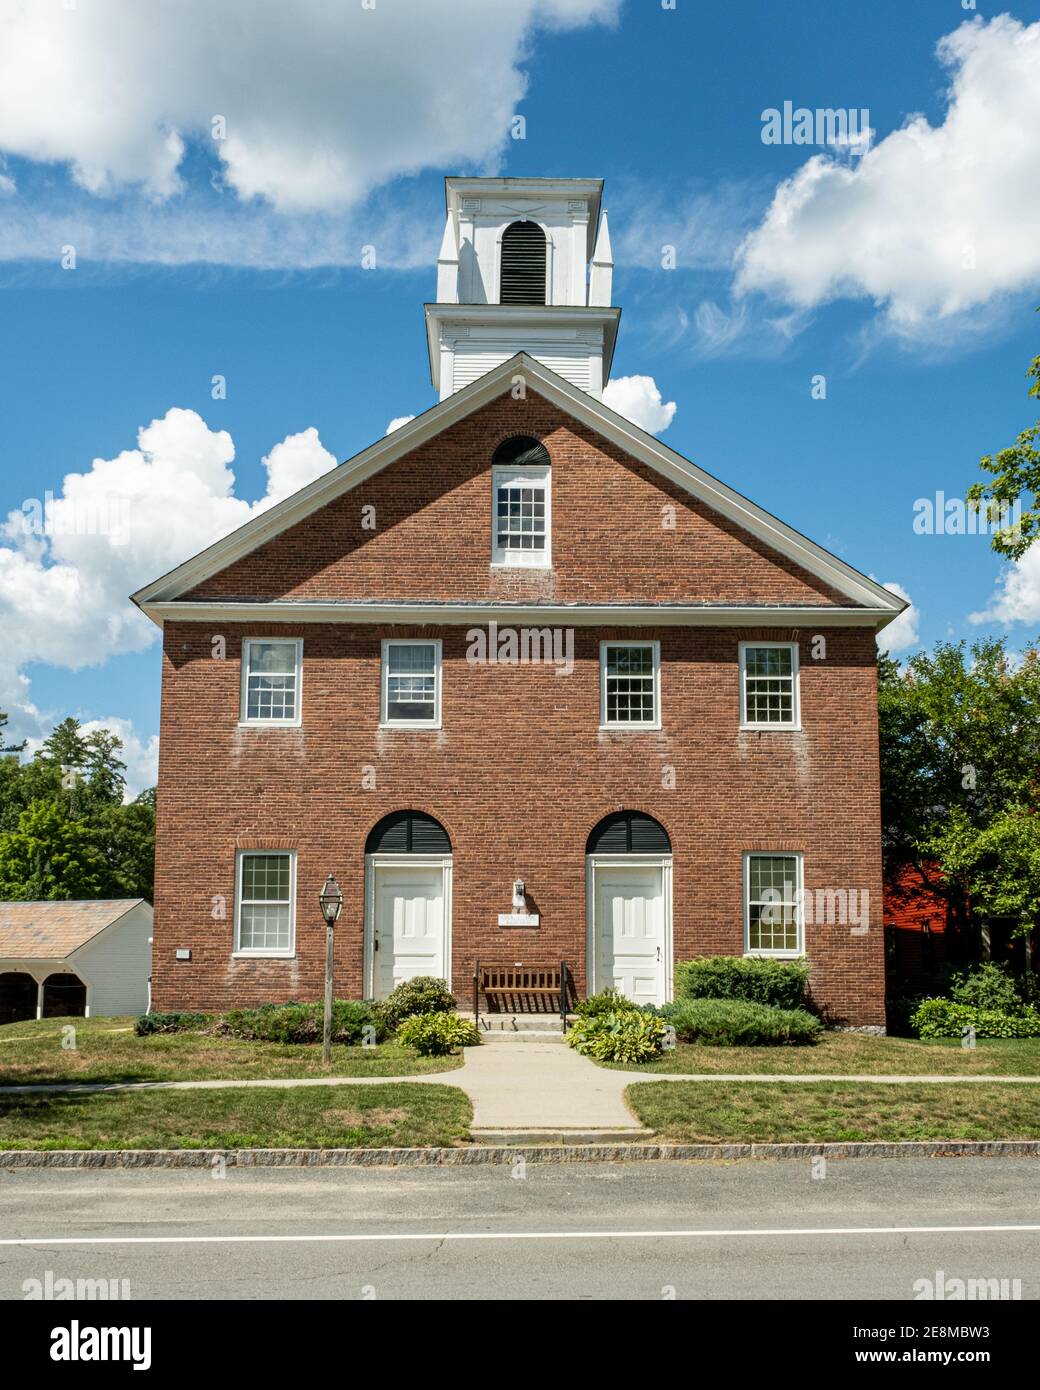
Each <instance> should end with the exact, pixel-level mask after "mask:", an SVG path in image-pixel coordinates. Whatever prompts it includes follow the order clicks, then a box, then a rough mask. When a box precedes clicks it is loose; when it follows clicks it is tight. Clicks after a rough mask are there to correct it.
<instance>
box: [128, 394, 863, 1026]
mask: <svg viewBox="0 0 1040 1390" xmlns="http://www.w3.org/2000/svg"><path fill="white" fill-rule="evenodd" d="M518 432H522V433H525V434H532V435H536V436H537V437H539V438H541V439H542V440H543V442H544V443H545V445H546V447H547V448H548V450H549V453H550V455H551V459H552V468H553V473H552V552H553V568H552V571H551V572H550V573H545V572H540V573H537V572H536V573H528V574H525V573H522V572H519V573H518V572H503V571H501V570H492V569H491V567H490V565H489V546H490V530H491V521H490V513H491V478H490V459H491V455H492V452H493V450H494V448H495V445H496V444H497V443H498V441H499V440H500V439H501V438H503V437H504V436H506V435H508V434H513V433H518ZM365 505H373V506H374V507H375V509H376V511H375V515H376V521H377V529H376V530H375V532H371V531H366V530H363V529H362V527H361V515H362V513H361V508H362V507H363V506H365ZM667 507H674V508H675V528H674V529H670V528H669V527H668V526H667V524H666V525H662V515H663V513H662V509H663V508H667ZM195 597H198V598H206V599H216V598H227V599H235V600H244V599H257V600H259V599H274V598H280V597H295V598H300V597H321V598H338V599H345V598H353V599H362V598H363V599H369V600H387V599H393V598H401V599H413V600H419V599H442V600H496V599H499V600H500V599H513V600H519V599H522V600H526V601H531V602H535V601H544V602H556V603H571V602H632V603H654V602H660V601H682V602H687V603H694V602H701V601H712V600H714V601H725V602H729V603H753V602H758V603H761V602H774V603H776V602H787V603H799V604H803V605H819V606H821V608H826V607H827V606H829V605H832V604H838V605H840V606H843V607H846V608H847V607H850V606H852V605H851V604H850V602H849V600H848V599H847V598H846V597H844V596H843V595H841V594H837V593H835V592H832V591H830V590H829V589H828V588H827V587H826V586H825V585H824V584H823V583H822V582H821V581H820V580H818V579H817V578H816V577H815V576H813V575H810V574H809V573H807V572H805V571H804V570H801V569H799V568H798V567H797V566H795V565H794V564H792V563H791V562H790V561H788V560H787V559H785V558H783V557H781V556H779V555H777V554H775V553H773V552H771V551H770V550H768V549H767V548H766V547H765V546H763V545H761V544H760V543H759V542H758V541H757V540H755V539H754V538H753V537H751V536H750V535H747V534H744V533H743V532H741V531H740V530H739V529H738V528H737V527H735V526H734V525H732V524H731V523H729V522H728V521H725V520H723V519H722V518H721V517H719V516H718V515H717V514H715V513H713V512H712V511H711V510H709V509H708V508H706V507H704V506H703V505H702V504H700V503H699V502H697V501H696V500H695V499H693V498H691V497H690V496H689V495H688V494H687V493H686V492H685V491H683V490H682V489H679V488H676V487H673V486H672V485H671V484H670V483H668V482H667V481H665V480H664V479H663V478H662V477H660V476H659V475H657V474H656V473H655V472H654V471H652V470H650V469H649V468H647V467H645V466H644V465H642V464H639V463H636V462H634V461H632V460H628V459H626V458H625V457H624V456H623V455H621V454H619V452H618V451H617V450H616V449H615V448H614V447H613V445H611V444H609V443H607V441H605V440H604V439H602V438H600V437H599V436H597V435H594V434H592V433H591V432H590V431H588V430H586V429H585V428H584V427H580V426H578V425H577V424H575V423H573V422H571V421H570V420H569V418H568V417H567V416H565V415H564V414H562V413H561V412H560V411H559V410H557V409H556V408H555V406H553V405H551V404H550V403H549V402H547V401H545V400H542V399H540V398H538V397H533V396H529V398H528V399H527V400H526V401H519V402H518V401H514V400H512V399H509V398H508V397H507V398H505V399H503V400H500V401H497V402H495V403H494V404H492V405H491V406H488V407H485V408H484V409H482V410H480V411H477V412H475V413H474V414H472V415H471V416H469V417H468V418H467V419H466V420H465V421H463V422H462V423H460V424H458V425H455V426H453V427H452V428H450V429H448V430H446V431H445V432H444V433H442V434H440V435H438V436H437V437H436V438H435V439H434V440H433V441H432V442H430V443H428V444H426V445H425V446H423V447H422V448H420V449H417V450H416V451H415V452H414V453H413V454H410V455H408V456H406V457H404V458H402V459H400V460H399V461H397V462H396V463H393V464H391V465H390V466H388V467H387V468H386V469H385V470H383V471H382V472H381V473H379V474H377V475H375V476H374V477H373V478H371V479H369V480H368V481H367V482H364V483H362V484H360V485H359V486H358V487H357V488H356V489H355V490H353V491H351V492H349V493H347V494H345V495H343V496H342V497H341V498H339V499H337V500H336V501H334V502H333V503H331V504H329V505H328V506H326V507H325V508H324V509H323V510H322V511H321V512H320V513H319V514H317V515H315V516H314V517H312V518H311V519H310V520H309V521H308V522H306V523H303V524H300V525H298V526H296V527H294V528H293V529H291V530H289V531H287V532H284V533H283V534H282V535H280V536H278V537H277V538H275V539H274V540H272V541H269V542H268V543H266V544H265V545H264V546H262V547H261V548H259V549H257V550H256V551H254V552H253V553H252V554H251V555H249V556H247V557H246V558H245V559H243V560H240V561H238V562H237V563H235V564H233V565H230V566H229V567H228V568H227V569H225V570H224V571H222V572H221V573H220V574H218V575H216V576H215V577H214V578H212V579H211V580H209V581H207V582H206V583H204V584H202V585H200V586H199V587H198V589H197V590H196V592H195ZM503 621H507V620H506V619H503ZM472 625H475V624H468V623H467V624H465V625H460V626H428V627H415V626H408V627H403V626H402V627H397V628H393V629H390V628H381V627H379V626H378V625H376V624H363V623H311V622H305V623H299V624H295V625H278V624H271V623H266V624H265V623H260V622H250V623H248V624H231V623H219V624H218V623H199V622H184V621H174V622H169V623H167V625H166V632H165V656H164V664H163V701H162V736H161V758H160V775H159V802H158V850H157V864H156V901H155V946H154V965H153V999H154V1006H155V1007H156V1008H158V1009H174V1008H199V1009H205V1010H219V1009H225V1008H228V1007H231V1006H235V1005H246V1004H253V1003H258V1002H262V1001H268V1000H272V1001H273V1000H284V999H290V998H295V999H317V998H319V997H320V994H321V988H322V972H323V964H324V959H323V952H324V926H323V924H322V921H321V917H320V912H319V909H318V903H317V897H318V892H319V889H320V886H321V883H322V880H323V879H324V877H325V875H326V874H327V873H328V872H329V871H333V872H335V874H336V876H337V878H338V879H339V882H340V884H341V885H342V887H343V890H344V894H345V898H346V905H345V907H344V911H343V915H342V917H341V919H340V923H339V926H338V928H337V937H336V988H337V994H338V995H340V996H342V997H357V996H359V995H360V994H361V993H362V992H363V980H362V959H363V932H364V913H365V900H364V883H365V873H364V846H365V839H366V836H367V834H368V831H369V830H370V829H371V827H372V826H373V825H374V824H375V823H376V822H377V821H378V820H379V819H380V818H381V817H382V816H383V815H385V814H386V813H387V812H389V811H393V810H401V809H415V810H421V811H425V812H427V813H429V814H430V815H432V816H434V817H435V818H436V819H437V820H438V821H440V822H441V824H442V825H443V826H444V827H445V828H446V830H447V832H448V834H449V836H450V838H451V845H452V862H453V910H452V921H451V937H452V962H453V981H452V983H453V987H454V989H455V990H456V992H457V993H458V994H459V995H460V996H461V998H463V999H468V995H469V987H470V978H471V975H472V969H473V963H474V960H475V959H476V958H477V957H478V956H480V957H483V958H484V959H494V960H497V961H499V962H512V961H513V960H519V959H523V960H524V961H525V962H526V963H530V964H532V965H534V964H542V963H550V962H554V961H558V960H559V959H560V958H561V957H562V958H565V959H566V960H567V961H568V963H569V964H570V965H571V967H572V969H573V971H574V974H575V978H576V983H577V987H578V990H579V992H581V993H583V992H584V990H585V984H586V981H585V940H586V904H585V845H586V840H587V837H588V835H589V832H590V830H591V829H592V828H593V826H595V825H596V824H597V822H598V821H599V820H600V819H601V818H602V817H604V816H605V815H607V814H608V813H610V812H612V811H616V810H619V809H628V810H637V811H642V812H645V813H647V814H649V815H651V816H653V817H655V818H656V819H657V820H659V821H660V822H661V823H662V824H663V825H664V826H665V828H666V829H667V831H668V834H669V836H670V838H671V844H672V854H673V893H672V917H673V923H674V954H675V957H676V959H680V960H681V959H686V958H689V957H691V956H695V955H701V954H715V953H739V952H741V951H742V950H743V945H744V926H743V914H744V904H743V883H742V856H743V853H744V852H745V851H749V850H760V851H761V850H766V851H769V850H773V851H779V850H794V851H800V852H801V853H802V855H803V857H804V859H803V862H804V884H805V888H806V890H808V891H810V892H812V891H813V890H816V889H821V890H822V889H839V890H840V889H844V890H850V889H852V890H857V891H859V892H860V893H863V892H866V893H868V894H869V899H870V914H869V918H870V926H869V930H867V931H865V932H862V931H858V932H854V931H852V930H851V929H850V926H849V924H848V923H841V924H838V923H832V924H827V923H824V924H820V925H812V924H810V925H807V926H806V932H805V942H806V950H807V954H808V956H809V958H810V961H811V963H812V967H813V986H812V987H813V994H814V996H815V998H816V1000H817V1001H818V1003H819V1004H820V1005H822V1006H823V1007H825V1009H826V1010H827V1011H828V1013H829V1015H830V1017H831V1019H832V1020H833V1021H834V1022H836V1023H842V1024H846V1025H852V1026H860V1027H863V1026H872V1027H878V1026H882V1025H883V1024H884V940H883V932H882V923H881V909H882V896H881V867H880V864H881V852H880V825H879V772H878V748H877V718H876V698H875V642H874V634H873V631H872V630H871V629H870V628H869V627H849V628H831V627H826V628H824V629H822V631H823V632H824V634H825V636H826V653H825V655H824V656H822V657H820V656H819V655H818V654H816V655H814V650H813V641H812V639H813V636H814V630H813V629H811V628H806V629H802V630H801V631H793V630H791V629H786V630H784V629H780V628H777V627H769V628H758V629H751V630H740V629H737V628H735V627H724V626H719V627H703V626H692V627H686V626H663V625H662V626H661V627H659V628H651V627H647V628H638V629H637V628H632V627H625V628H624V629H621V628H618V629H613V630H611V629H607V628H602V629H601V628H596V627H583V626H577V627H576V629H575V637H574V652H575V666H574V671H573V674H571V675H569V676H560V675H557V674H556V673H555V671H554V669H553V668H552V667H550V666H545V665H526V666H491V665H487V666H480V665H473V664H470V663H468V662H467V661H466V657H465V653H466V646H467V641H466V632H467V629H468V628H469V627H470V626H472ZM268 634H271V635H282V636H293V637H302V638H303V642H304V685H303V701H302V707H303V718H302V727H301V728H270V729H263V728H243V727H239V723H238V721H239V698H240V696H239V691H240V654H241V645H242V638H243V637H246V636H249V637H257V636H264V635H268ZM217 636H220V637H223V638H224V639H225V643H226V654H225V655H224V657H223V658H221V657H219V656H218V657H215V656H214V655H213V650H214V647H213V639H214V637H217ZM387 636H400V637H406V636H407V637H418V636H423V637H431V636H436V637H439V638H440V639H441V640H442V642H443V701H442V710H443V713H442V727H441V729H439V730H432V729H431V730H426V729H382V730H381V729H379V727H378V725H379V715H380V641H381V639H382V638H384V637H387ZM603 638H621V639H625V640H633V639H651V638H653V639H656V640H658V641H659V642H660V652H661V676H660V689H661V714H662V728H661V729H660V730H659V731H638V732H624V733H613V732H604V731H601V730H600V728H599V642H600V640H601V639H603ZM747 638H757V639H770V640H774V641H776V640H796V641H798V642H799V645H800V656H801V718H802V729H801V731H797V732H795V731H789V732H783V731H772V730H771V731H768V732H748V731H741V730H740V729H739V713H738V642H739V641H741V640H744V639H747ZM669 768H672V769H674V777H673V776H672V775H671V774H669V773H668V771H667V770H668V769H669ZM372 769H374V776H375V786H374V787H367V788H366V786H365V783H366V782H368V783H370V782H371V780H372V771H371V770H372ZM673 780H674V786H671V785H670V783H671V782H672V781H673ZM279 847H289V848H294V849H295V850H296V851H297V873H298V880H297V893H296V948H295V956H294V958H292V959H289V960H277V959H272V960H255V959H249V960H243V959H234V958H233V940H232V936H233V916H234V913H233V903H234V871H235V852H236V849H243V848H265V849H273V848H279ZM514 877H521V878H523V879H524V880H525V882H526V885H527V891H528V896H529V902H530V906H531V909H532V911H535V912H538V913H540V914H541V925H540V926H539V927H538V928H536V929H526V928H525V929H510V928H501V927H499V926H498V925H497V915H498V913H500V912H503V911H507V910H508V908H509V894H510V889H511V885H512V881H513V879H514ZM222 907H223V910H224V912H225V915H224V916H221V915H220V913H221V910H222ZM214 914H216V915H214ZM184 947H186V948H190V949H191V952H192V956H191V959H190V960H177V959H176V958H175V953H176V950H177V948H184Z"/></svg>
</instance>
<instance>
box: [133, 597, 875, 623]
mask: <svg viewBox="0 0 1040 1390" xmlns="http://www.w3.org/2000/svg"><path fill="white" fill-rule="evenodd" d="M141 606H142V608H143V609H144V611H145V613H147V615H148V616H149V617H150V618H151V619H152V621H153V622H155V623H157V624H158V625H159V626H160V627H161V626H162V624H163V623H164V622H183V623H202V622H222V623H236V622H237V623H250V622H253V623H259V622H263V623H270V622H279V623H381V624H384V625H385V624H393V623H407V624H409V625H415V624H427V625H435V626H448V627H454V626H458V625H461V624H466V623H488V622H498V623H525V624H535V625H539V626H545V625H550V624H551V625H555V626H563V627H589V626H592V625H596V626H605V627H610V626H616V627H771V628H791V627H808V628H814V629H815V628H819V627H870V628H876V629H878V630H880V629H881V628H883V627H885V626H886V625H887V624H888V623H890V622H891V621H892V619H893V618H895V617H897V616H898V614H897V613H896V612H894V611H893V610H891V609H888V608H838V607H828V606H825V605H823V604H809V605H804V604H803V605H795V604H792V605H790V606H785V605H782V604H724V603H716V604H711V603H700V604H695V603H657V604H655V603H644V604H620V603H617V604H615V603H572V604H567V603H563V604H559V603H557V604H549V603H536V604H522V603H438V602H433V601H430V602H424V601H418V602H408V601H401V602H393V603H385V602H379V601H377V600H358V601H352V600H348V599H343V600H334V601H333V600H330V601H324V600H321V599H311V600H302V601H301V600H279V601H276V602H273V603H262V602H249V601H241V602H236V601H233V600H227V601H217V600H214V601H213V602H200V601H198V600H190V599H181V600H174V601H172V602H171V601H167V602H163V601H154V602H150V603H148V602H145V603H142V605H141Z"/></svg>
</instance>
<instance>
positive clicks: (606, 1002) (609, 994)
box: [574, 986, 660, 1018]
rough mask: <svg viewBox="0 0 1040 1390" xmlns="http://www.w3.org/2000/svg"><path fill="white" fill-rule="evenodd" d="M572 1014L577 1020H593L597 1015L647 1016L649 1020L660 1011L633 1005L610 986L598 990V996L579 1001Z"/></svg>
mask: <svg viewBox="0 0 1040 1390" xmlns="http://www.w3.org/2000/svg"><path fill="white" fill-rule="evenodd" d="M574 1012H575V1013H576V1014H577V1016H578V1017H579V1018H595V1017H596V1016H597V1015H598V1014H649V1015H650V1017H651V1018H656V1017H657V1015H658V1013H659V1012H660V1011H659V1010H658V1009H657V1008H656V1006H655V1005H653V1004H634V1003H633V1002H632V1000H631V999H626V998H625V996H624V995H623V994H622V993H621V992H620V991H619V990H616V989H614V988H613V986H610V987H608V988H607V989H603V990H600V992H599V994H590V995H589V997H588V998H587V999H579V1000H578V1002H577V1003H576V1004H575V1005H574Z"/></svg>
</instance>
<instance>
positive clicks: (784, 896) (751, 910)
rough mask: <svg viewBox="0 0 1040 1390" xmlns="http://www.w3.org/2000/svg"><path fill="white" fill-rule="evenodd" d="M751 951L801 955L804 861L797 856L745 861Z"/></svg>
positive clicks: (764, 856) (751, 857)
mask: <svg viewBox="0 0 1040 1390" xmlns="http://www.w3.org/2000/svg"><path fill="white" fill-rule="evenodd" d="M745 874H746V879H745V893H746V898H747V949H748V950H749V951H751V952H758V953H762V954H769V955H775V954H784V955H797V954H798V951H799V947H800V937H801V925H802V923H801V893H800V891H799V890H800V886H801V860H800V858H799V856H798V855H797V854H749V855H748V856H747V857H746V859H745Z"/></svg>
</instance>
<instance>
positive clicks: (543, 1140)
mask: <svg viewBox="0 0 1040 1390" xmlns="http://www.w3.org/2000/svg"><path fill="white" fill-rule="evenodd" d="M653 1133H654V1131H653V1130H652V1129H643V1128H642V1127H641V1126H638V1125H632V1126H625V1127H624V1128H620V1127H618V1128H612V1127H607V1128H605V1129H604V1128H601V1129H589V1128H586V1129H577V1128H563V1129H561V1128H559V1127H558V1126H557V1127H555V1128H553V1127H548V1126H547V1127H546V1128H544V1129H491V1128H487V1127H484V1128H481V1127H477V1126H475V1127H474V1128H473V1129H471V1130H470V1134H471V1136H472V1137H473V1139H474V1141H475V1142H476V1143H477V1144H515V1145H516V1147H517V1148H520V1149H522V1148H523V1147H524V1146H525V1145H532V1144H628V1143H632V1142H634V1141H637V1140H647V1139H651V1138H652V1137H653Z"/></svg>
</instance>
